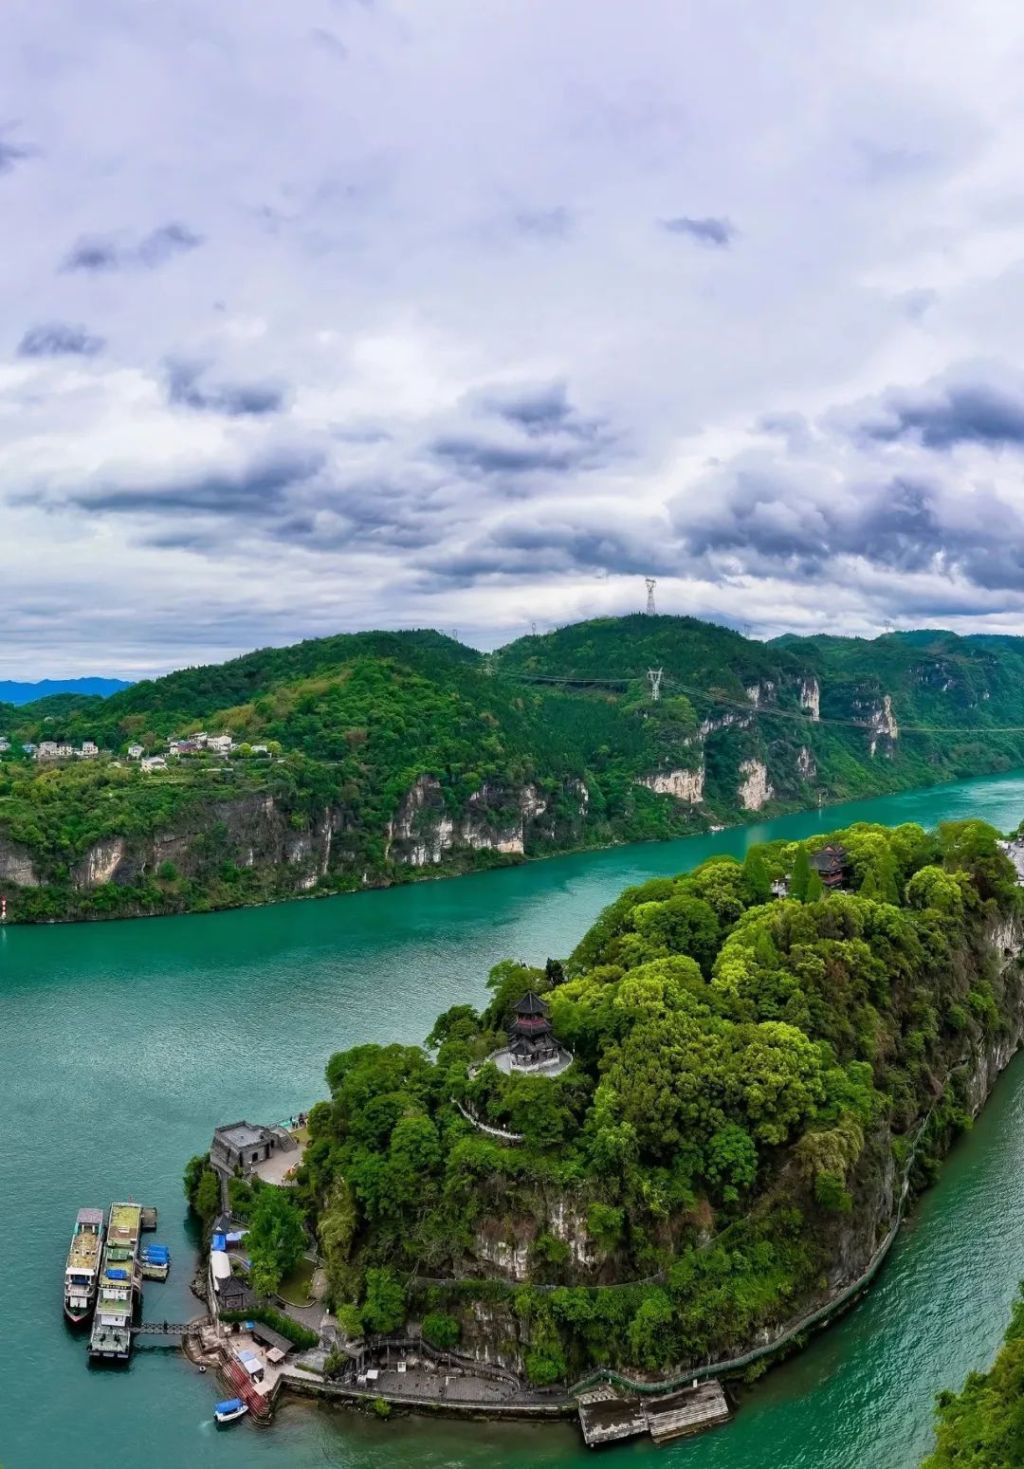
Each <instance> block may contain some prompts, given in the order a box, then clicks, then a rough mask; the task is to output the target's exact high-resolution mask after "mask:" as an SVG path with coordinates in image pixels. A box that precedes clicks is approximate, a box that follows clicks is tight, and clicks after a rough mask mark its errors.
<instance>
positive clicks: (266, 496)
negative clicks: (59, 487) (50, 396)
mask: <svg viewBox="0 0 1024 1469" xmlns="http://www.w3.org/2000/svg"><path fill="white" fill-rule="evenodd" d="M323 463H324V458H323V454H322V453H318V452H317V451H315V450H313V449H308V448H307V449H302V448H277V449H264V450H261V451H259V452H257V453H255V454H253V455H251V456H249V457H245V458H243V459H242V460H241V462H239V463H236V464H226V465H224V466H223V467H220V468H215V467H213V466H210V467H208V468H196V469H193V470H191V471H189V470H184V469H183V470H180V471H179V472H178V473H177V474H174V475H168V476H166V477H161V476H160V475H159V474H156V473H153V472H152V471H151V472H149V473H146V472H142V471H137V472H135V473H133V472H132V471H121V472H119V473H116V474H115V473H113V472H107V473H105V474H102V475H95V476H94V477H93V481H92V483H90V484H87V485H84V486H76V487H72V488H68V489H65V490H64V491H51V492H50V493H49V494H48V495H47V496H46V499H47V502H48V503H49V504H50V505H51V506H52V505H74V506H78V507H79V508H81V509H84V510H89V511H90V512H93V513H96V512H104V513H107V514H116V515H138V514H143V515H145V514H158V515H165V516H166V515H176V514H179V513H190V514H192V513H201V514H207V515H213V516H217V517H237V521H238V525H239V528H240V529H242V530H244V528H245V526H246V523H247V521H248V520H249V519H250V518H256V519H262V518H265V517H267V516H272V515H274V514H276V513H279V512H280V511H281V510H282V509H283V508H285V506H286V504H287V495H288V491H289V490H291V489H293V488H295V487H296V486H298V485H302V484H304V483H306V482H307V481H308V480H309V479H310V478H311V477H312V476H313V475H315V474H316V473H317V472H318V471H319V470H320V469H321V468H322V467H323Z"/></svg>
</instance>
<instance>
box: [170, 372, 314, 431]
mask: <svg viewBox="0 0 1024 1469" xmlns="http://www.w3.org/2000/svg"><path fill="white" fill-rule="evenodd" d="M203 372H204V369H203V367H202V366H200V365H197V364H196V363H188V362H175V361H173V360H172V361H171V362H169V363H168V364H167V400H168V402H169V403H173V404H175V405H177V406H178V407H182V408H193V409H195V410H197V411H199V412H204V413H221V414H223V415H224V416H225V417H227V418H246V417H252V418H262V417H265V416H266V415H268V414H272V413H279V412H280V411H281V409H282V408H283V407H284V397H285V395H284V391H283V389H282V388H280V387H279V386H277V385H276V384H275V383H269V382H264V383H260V382H219V383H213V384H211V385H210V386H209V387H204V386H203V384H202V381H201V379H202V377H203Z"/></svg>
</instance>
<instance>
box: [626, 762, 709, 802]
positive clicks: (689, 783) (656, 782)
mask: <svg viewBox="0 0 1024 1469" xmlns="http://www.w3.org/2000/svg"><path fill="white" fill-rule="evenodd" d="M637 785H641V786H646V787H647V789H648V790H649V791H654V792H655V793H656V794H657V795H659V796H674V797H675V799H676V800H677V801H687V802H688V803H689V804H690V805H691V806H692V805H695V804H696V803H697V802H698V801H702V800H703V799H704V766H703V764H701V765H699V766H698V767H697V769H696V770H659V771H656V772H655V773H654V774H653V775H644V776H641V777H640V779H639V780H638V781H637Z"/></svg>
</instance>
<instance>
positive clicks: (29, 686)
mask: <svg viewBox="0 0 1024 1469" xmlns="http://www.w3.org/2000/svg"><path fill="white" fill-rule="evenodd" d="M129 687H130V684H129V683H128V682H127V681H126V680H125V679H123V678H43V679H40V680H39V682H38V683H15V682H14V681H13V680H11V679H2V678H0V704H34V703H35V702H36V701H37V700H38V699H48V698H50V696H51V695H52V694H83V695H86V696H87V697H88V696H92V697H94V698H95V697H98V698H100V699H106V698H109V696H110V695H111V694H117V693H120V691H121V690H122V689H127V688H129Z"/></svg>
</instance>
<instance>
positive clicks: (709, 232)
mask: <svg viewBox="0 0 1024 1469" xmlns="http://www.w3.org/2000/svg"><path fill="white" fill-rule="evenodd" d="M661 227H662V229H663V230H667V231H668V233H669V234H670V235H688V236H689V238H690V239H691V240H696V242H697V244H698V245H707V246H709V247H710V248H711V249H715V250H725V249H727V248H728V246H729V245H731V244H732V242H733V240H734V239H735V238H736V226H735V225H733V224H731V223H730V222H729V220H727V219H717V218H715V217H714V216H712V215H709V216H708V217H707V218H705V219H695V218H693V217H692V216H691V215H688V214H679V215H676V217H675V218H674V219H663V220H662V221H661Z"/></svg>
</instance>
